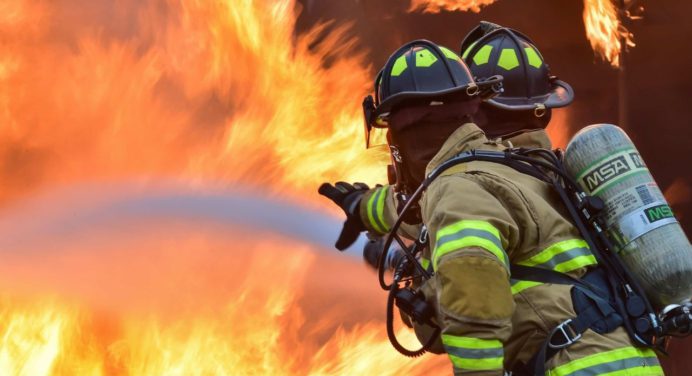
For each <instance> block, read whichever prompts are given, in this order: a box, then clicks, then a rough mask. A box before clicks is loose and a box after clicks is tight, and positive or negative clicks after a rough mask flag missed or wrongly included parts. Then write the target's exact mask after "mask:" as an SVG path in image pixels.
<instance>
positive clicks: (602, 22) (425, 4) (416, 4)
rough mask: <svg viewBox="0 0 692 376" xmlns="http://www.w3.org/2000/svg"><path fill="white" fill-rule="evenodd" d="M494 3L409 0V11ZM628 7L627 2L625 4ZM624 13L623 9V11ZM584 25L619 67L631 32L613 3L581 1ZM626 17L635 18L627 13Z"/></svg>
mask: <svg viewBox="0 0 692 376" xmlns="http://www.w3.org/2000/svg"><path fill="white" fill-rule="evenodd" d="M495 1H497V0H411V6H410V7H409V9H408V11H409V12H414V11H423V12H424V13H440V12H441V11H443V10H446V11H450V12H452V11H461V12H467V11H469V10H470V11H472V12H474V13H479V12H480V11H481V8H482V7H484V6H488V5H490V4H492V3H494V2H495ZM626 3H627V4H629V3H630V0H628V1H626ZM623 11H624V10H623ZM583 16H584V25H585V27H586V37H587V38H588V39H589V42H590V43H591V48H592V49H593V50H594V52H596V53H597V54H598V55H599V56H600V57H601V58H603V59H605V60H607V61H609V62H610V64H611V65H612V66H614V67H617V66H619V65H620V52H621V50H622V48H623V43H624V45H625V46H626V47H634V46H635V44H634V40H633V35H632V33H630V32H629V30H627V28H626V27H625V26H624V25H623V24H622V22H621V20H620V18H619V17H618V10H617V8H616V6H615V4H614V3H613V0H584V14H583ZM626 17H628V18H631V19H635V18H639V17H638V16H637V17H633V16H631V15H630V14H629V12H627V13H626Z"/></svg>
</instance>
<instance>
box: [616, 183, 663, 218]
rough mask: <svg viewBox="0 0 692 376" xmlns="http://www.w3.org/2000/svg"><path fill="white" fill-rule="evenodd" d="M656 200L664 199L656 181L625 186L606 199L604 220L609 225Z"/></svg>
mask: <svg viewBox="0 0 692 376" xmlns="http://www.w3.org/2000/svg"><path fill="white" fill-rule="evenodd" d="M657 201H665V198H663V193H662V192H661V190H660V189H659V188H658V185H656V182H653V181H651V182H648V183H643V184H639V185H635V186H634V187H630V188H627V189H625V190H623V191H622V192H620V193H618V194H617V195H615V196H613V197H611V198H610V199H608V202H606V203H605V204H606V208H605V213H604V214H605V220H606V223H607V224H608V225H609V226H610V225H612V224H614V223H616V221H617V219H618V218H620V217H622V216H623V215H625V214H627V213H629V212H631V211H633V210H635V209H636V208H641V207H643V206H646V205H649V204H652V203H654V202H657Z"/></svg>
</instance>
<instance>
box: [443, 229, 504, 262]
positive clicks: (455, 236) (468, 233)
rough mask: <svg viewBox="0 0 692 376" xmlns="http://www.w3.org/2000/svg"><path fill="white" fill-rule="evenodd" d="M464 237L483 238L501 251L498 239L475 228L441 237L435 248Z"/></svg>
mask: <svg viewBox="0 0 692 376" xmlns="http://www.w3.org/2000/svg"><path fill="white" fill-rule="evenodd" d="M466 236H477V237H479V238H483V239H486V240H489V241H491V242H493V244H495V245H496V246H497V248H500V249H502V243H500V239H498V238H497V237H496V236H495V235H493V234H491V233H489V232H488V231H484V230H477V229H475V228H466V229H463V230H461V231H458V232H455V233H453V234H449V235H445V236H443V237H441V238H440V239H438V240H437V247H438V248H439V247H441V246H442V245H443V244H444V243H447V242H451V241H455V240H459V239H461V238H463V237H466ZM502 261H504V260H502Z"/></svg>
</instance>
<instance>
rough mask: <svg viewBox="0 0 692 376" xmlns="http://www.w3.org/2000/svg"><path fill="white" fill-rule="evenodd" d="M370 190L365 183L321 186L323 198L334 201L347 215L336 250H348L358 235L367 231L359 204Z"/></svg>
mask: <svg viewBox="0 0 692 376" xmlns="http://www.w3.org/2000/svg"><path fill="white" fill-rule="evenodd" d="M368 189H370V188H369V187H368V186H367V185H366V184H364V183H354V184H353V185H351V184H349V183H344V182H342V181H340V182H337V183H336V184H334V185H331V184H329V183H324V184H322V185H321V186H320V188H319V190H318V192H319V194H321V195H322V196H325V197H327V198H328V199H330V200H332V201H334V203H335V204H337V205H339V207H340V208H341V209H342V210H343V211H344V213H346V221H345V222H344V227H343V228H342V229H341V234H339V238H338V239H337V240H336V244H335V246H336V249H338V250H340V251H343V250H344V249H346V248H348V247H349V246H350V245H351V244H353V242H355V241H356V239H358V235H359V234H360V233H361V232H362V231H365V225H363V221H362V220H361V219H360V214H359V212H358V211H359V210H358V207H359V204H360V199H361V198H362V197H363V194H365V192H366V191H367V190H368Z"/></svg>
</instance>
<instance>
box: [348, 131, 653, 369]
mask: <svg viewBox="0 0 692 376" xmlns="http://www.w3.org/2000/svg"><path fill="white" fill-rule="evenodd" d="M513 141H514V142H515V146H516V145H521V146H525V147H543V148H548V149H549V148H550V143H549V141H548V138H547V136H546V135H545V132H544V131H538V132H530V133H527V134H525V135H523V136H521V137H520V138H519V139H513ZM505 148H506V146H503V145H501V144H499V143H497V142H491V141H488V139H487V138H486V137H485V135H484V134H483V132H482V131H481V130H480V129H479V128H478V127H477V126H476V125H474V124H471V123H468V124H464V125H463V126H461V127H460V128H459V129H457V130H456V131H455V132H454V133H453V134H452V135H451V136H450V137H449V138H448V139H447V141H446V142H445V144H444V145H443V146H442V148H441V149H440V151H439V152H438V153H437V155H436V156H435V157H434V158H433V159H432V160H431V162H430V163H429V164H428V168H427V172H426V173H429V172H430V171H432V170H433V169H434V168H436V167H437V166H439V165H440V164H441V163H443V162H444V161H446V160H448V159H450V158H451V157H453V156H454V155H456V154H458V153H460V152H463V151H468V150H472V149H477V150H478V149H482V150H503V149H505ZM394 202H395V200H394V199H393V194H392V191H391V188H389V187H382V188H378V189H374V190H371V191H370V192H369V193H368V194H367V195H366V196H364V200H363V201H362V202H361V208H360V209H361V214H362V217H363V220H364V222H365V223H366V226H367V227H369V229H370V230H371V231H374V232H377V233H381V234H382V233H384V232H386V231H388V230H389V229H390V228H391V225H392V224H393V223H394V220H395V215H396V209H395V204H394ZM421 208H422V215H423V223H424V224H425V225H426V227H427V229H428V231H429V236H430V250H432V251H429V252H428V253H427V254H425V255H424V256H425V257H424V259H422V260H421V263H422V264H423V265H424V266H425V267H428V266H430V267H431V268H432V269H433V270H434V272H435V274H434V276H433V278H432V279H430V280H429V281H428V282H427V283H426V284H425V285H424V286H423V288H422V289H423V292H424V293H425V295H426V297H427V298H428V300H429V301H430V302H431V303H432V304H434V306H435V307H436V308H437V322H438V323H439V324H440V326H441V328H442V336H441V341H442V344H443V346H444V349H445V350H446V352H447V354H448V356H449V358H450V360H451V362H452V364H453V367H454V373H455V374H464V375H467V374H468V375H502V370H503V369H507V370H511V369H513V368H515V367H516V366H517V365H518V364H519V363H520V362H523V363H526V362H528V361H529V360H530V359H531V357H532V356H533V355H534V354H535V353H536V352H537V351H538V349H539V347H540V346H541V345H542V344H543V341H544V340H545V338H546V337H547V336H548V334H549V333H550V331H552V329H553V328H555V327H556V326H557V325H558V324H560V323H561V322H563V321H565V320H566V319H569V318H572V317H575V315H576V314H575V312H574V310H573V308H572V302H571V295H570V289H571V287H570V286H563V285H551V284H540V283H537V282H529V281H517V280H513V279H511V276H510V273H509V264H510V263H515V264H519V265H527V266H535V267H542V268H548V269H553V270H556V271H560V272H564V273H570V274H572V275H575V276H581V275H583V273H584V272H585V271H586V269H587V268H588V267H590V266H593V265H595V264H596V260H595V258H594V257H593V255H592V254H591V252H590V251H589V249H588V245H587V244H586V242H585V241H584V240H583V239H581V237H580V235H579V232H578V231H577V229H576V228H575V227H574V226H573V225H572V224H571V223H570V222H569V220H567V219H566V218H567V214H566V210H565V209H564V207H563V205H562V204H561V202H560V201H559V198H558V197H557V194H556V193H555V192H554V191H553V190H552V188H551V187H550V186H549V185H547V184H546V183H544V182H541V181H539V180H538V179H535V178H533V177H531V176H529V175H526V174H522V173H520V172H517V171H516V170H514V169H512V168H510V167H507V166H504V165H501V164H497V163H492V162H482V161H473V162H469V163H465V164H461V165H458V166H455V167H453V168H451V169H449V170H447V171H446V172H444V173H443V174H442V176H440V177H439V178H437V179H436V180H435V181H434V182H432V184H431V185H430V187H429V188H428V190H427V191H426V193H425V194H424V196H423V197H422V198H421ZM546 366H547V369H549V370H550V371H549V372H548V374H550V375H571V376H579V375H598V374H603V373H608V372H612V371H619V372H622V373H617V374H618V375H619V374H628V375H629V374H632V375H658V374H662V371H661V368H660V366H659V365H658V360H657V358H656V355H655V354H654V353H653V352H652V351H651V350H645V349H639V348H635V347H633V346H632V344H631V343H630V341H629V338H628V336H627V334H626V333H625V331H624V329H622V328H619V329H617V330H616V331H614V332H612V333H609V334H607V335H599V334H597V333H595V332H593V331H591V330H588V331H587V332H586V333H584V336H583V337H582V339H581V340H580V341H578V342H577V343H575V344H574V345H572V346H570V347H568V348H566V349H563V350H561V351H560V352H558V353H557V354H556V355H555V356H554V357H553V358H552V359H550V361H549V362H548V364H547V365H546Z"/></svg>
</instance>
